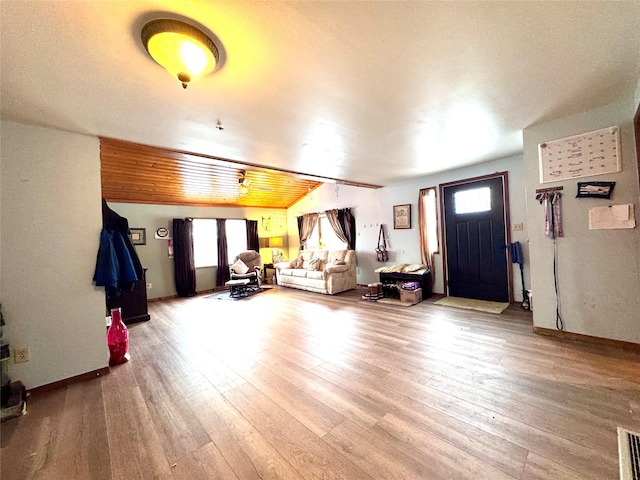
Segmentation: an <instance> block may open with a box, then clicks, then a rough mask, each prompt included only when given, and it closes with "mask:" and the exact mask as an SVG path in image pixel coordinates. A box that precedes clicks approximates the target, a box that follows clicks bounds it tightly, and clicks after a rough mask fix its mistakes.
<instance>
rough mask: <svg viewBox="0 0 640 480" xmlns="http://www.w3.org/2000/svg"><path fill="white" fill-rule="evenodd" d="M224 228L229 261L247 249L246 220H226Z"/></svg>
mask: <svg viewBox="0 0 640 480" xmlns="http://www.w3.org/2000/svg"><path fill="white" fill-rule="evenodd" d="M225 230H226V232H227V258H228V259H229V263H231V261H232V260H233V259H234V258H236V255H238V254H239V253H240V252H244V251H245V250H246V249H247V221H246V220H227V221H226V222H225Z"/></svg>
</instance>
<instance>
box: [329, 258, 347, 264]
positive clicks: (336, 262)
mask: <svg viewBox="0 0 640 480" xmlns="http://www.w3.org/2000/svg"><path fill="white" fill-rule="evenodd" d="M331 263H333V264H334V265H346V263H344V260H342V259H340V258H336V259H335V260H334V261H333V262H331Z"/></svg>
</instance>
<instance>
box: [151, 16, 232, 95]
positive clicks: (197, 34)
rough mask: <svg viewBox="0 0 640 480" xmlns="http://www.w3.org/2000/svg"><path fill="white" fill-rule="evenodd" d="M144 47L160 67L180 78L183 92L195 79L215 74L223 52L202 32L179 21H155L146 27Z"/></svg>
mask: <svg viewBox="0 0 640 480" xmlns="http://www.w3.org/2000/svg"><path fill="white" fill-rule="evenodd" d="M141 37H142V44H143V45H144V48H145V49H146V50H147V53H148V54H149V55H150V56H151V58H153V59H154V60H155V61H156V62H157V63H158V64H159V65H162V66H163V67H164V68H166V69H167V71H168V72H169V73H171V74H172V75H174V76H176V77H177V78H178V80H180V82H181V83H182V88H187V84H188V83H189V82H190V81H191V80H192V79H194V78H197V77H201V76H202V75H206V74H208V73H211V72H212V71H213V69H214V68H216V65H217V64H218V62H219V61H220V52H219V51H218V47H216V45H215V44H214V43H213V40H211V38H209V36H208V35H207V34H206V33H204V32H203V31H202V30H200V29H198V28H196V27H194V26H193V25H189V24H188V23H185V22H181V21H179V20H170V19H159V20H152V21H150V22H149V23H147V24H146V25H145V26H144V27H142V32H141Z"/></svg>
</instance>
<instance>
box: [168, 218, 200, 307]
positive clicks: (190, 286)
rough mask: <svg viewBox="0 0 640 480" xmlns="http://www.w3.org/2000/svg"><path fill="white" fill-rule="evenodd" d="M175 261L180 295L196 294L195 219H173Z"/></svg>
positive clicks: (189, 295) (177, 288)
mask: <svg viewBox="0 0 640 480" xmlns="http://www.w3.org/2000/svg"><path fill="white" fill-rule="evenodd" d="M173 262H174V265H175V268H174V276H175V281H176V292H177V293H178V296H179V297H193V296H194V295H195V294H196V267H195V264H194V261H193V219H191V218H185V219H184V220H183V219H181V218H174V219H173Z"/></svg>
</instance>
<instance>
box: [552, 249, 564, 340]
mask: <svg viewBox="0 0 640 480" xmlns="http://www.w3.org/2000/svg"><path fill="white" fill-rule="evenodd" d="M553 281H554V283H555V288H556V328H557V329H558V330H564V322H563V321H562V316H561V315H560V295H559V294H558V239H557V238H554V239H553Z"/></svg>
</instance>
